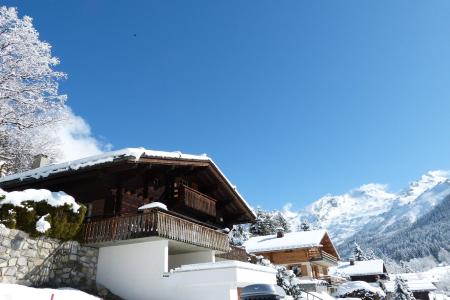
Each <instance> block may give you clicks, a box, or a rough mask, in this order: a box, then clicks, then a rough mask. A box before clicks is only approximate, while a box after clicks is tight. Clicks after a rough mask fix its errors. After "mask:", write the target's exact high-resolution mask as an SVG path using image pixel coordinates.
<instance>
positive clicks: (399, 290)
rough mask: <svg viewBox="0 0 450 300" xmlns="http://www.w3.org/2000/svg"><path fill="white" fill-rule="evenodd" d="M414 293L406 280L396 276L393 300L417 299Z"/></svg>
mask: <svg viewBox="0 0 450 300" xmlns="http://www.w3.org/2000/svg"><path fill="white" fill-rule="evenodd" d="M415 299H416V298H414V295H413V293H412V292H411V291H410V290H409V288H408V286H407V284H406V281H405V280H404V279H403V278H402V277H401V276H397V277H396V278H395V291H394V297H393V300H415Z"/></svg>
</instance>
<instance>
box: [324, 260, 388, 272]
mask: <svg viewBox="0 0 450 300" xmlns="http://www.w3.org/2000/svg"><path fill="white" fill-rule="evenodd" d="M330 273H335V274H345V275H348V276H365V275H367V276H370V275H381V274H385V273H386V267H385V266H384V262H383V260H382V259H372V260H362V261H355V264H354V265H351V264H350V262H348V261H344V262H340V263H339V265H338V266H337V267H336V268H333V270H331V271H330Z"/></svg>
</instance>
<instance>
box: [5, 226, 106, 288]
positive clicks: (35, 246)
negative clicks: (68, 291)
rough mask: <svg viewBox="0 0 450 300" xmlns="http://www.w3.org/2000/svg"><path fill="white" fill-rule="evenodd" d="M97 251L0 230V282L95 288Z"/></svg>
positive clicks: (68, 243)
mask: <svg viewBox="0 0 450 300" xmlns="http://www.w3.org/2000/svg"><path fill="white" fill-rule="evenodd" d="M97 258H98V249H96V248H91V247H86V246H81V245H80V244H79V243H78V242H74V241H69V242H61V241H58V240H56V239H50V238H45V237H41V238H36V239H35V238H31V237H30V236H29V235H28V234H26V233H25V232H23V231H20V230H14V229H8V228H5V227H3V226H2V227H0V282H4V283H18V284H24V285H31V286H47V287H49V286H50V287H51V286H54V287H63V286H70V287H77V288H80V289H83V290H91V289H93V288H95V276H96V269H97Z"/></svg>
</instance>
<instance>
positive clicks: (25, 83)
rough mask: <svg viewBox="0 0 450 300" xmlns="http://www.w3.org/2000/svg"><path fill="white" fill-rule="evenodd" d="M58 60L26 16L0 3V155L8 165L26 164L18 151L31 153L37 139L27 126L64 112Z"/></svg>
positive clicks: (45, 123) (53, 119) (44, 123)
mask: <svg viewBox="0 0 450 300" xmlns="http://www.w3.org/2000/svg"><path fill="white" fill-rule="evenodd" d="M58 64H59V60H58V58H56V57H53V56H52V54H51V46H50V44H48V43H46V42H43V41H41V40H40V39H39V34H38V32H37V31H36V29H35V28H34V27H33V23H32V19H31V18H30V17H28V16H24V17H22V18H20V17H19V16H18V13H17V10H16V9H15V8H8V7H4V6H3V7H0V155H4V156H9V157H10V158H11V160H9V164H10V166H9V167H10V169H12V170H13V171H15V170H17V169H24V168H26V167H27V166H24V165H23V163H22V162H23V159H18V158H17V156H18V155H33V154H35V153H33V151H34V150H36V149H35V148H36V145H33V144H32V143H33V142H34V141H37V139H36V138H33V139H32V140H30V139H29V137H30V136H31V137H34V136H35V135H36V133H37V132H38V131H36V130H33V129H35V128H37V127H42V126H49V125H50V124H52V123H54V122H57V121H58V120H61V119H62V118H63V117H64V112H65V110H66V108H65V101H66V96H65V95H61V94H60V93H59V91H58V81H59V80H60V79H63V78H65V77H66V74H64V73H62V72H59V71H56V70H55V69H54V68H55V66H57V65H58ZM40 132H42V131H40ZM48 141H49V139H48V137H47V138H46V139H44V141H43V142H42V144H45V143H47V142H48ZM25 161H26V162H27V163H28V162H29V160H25ZM19 162H21V163H22V165H21V164H19V165H18V163H19Z"/></svg>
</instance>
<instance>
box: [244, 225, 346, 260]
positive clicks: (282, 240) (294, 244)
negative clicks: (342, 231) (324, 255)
mask: <svg viewBox="0 0 450 300" xmlns="http://www.w3.org/2000/svg"><path fill="white" fill-rule="evenodd" d="M324 242H328V243H329V244H330V246H331V247H330V248H331V250H332V251H331V252H334V253H331V254H333V255H336V257H338V258H339V255H338V253H337V251H336V249H335V248H334V245H333V244H332V242H331V239H330V238H329V236H328V233H327V231H326V230H325V229H318V230H309V231H298V232H288V233H285V234H284V236H283V237H279V238H278V237H277V235H276V234H272V235H264V236H256V237H252V238H250V239H249V240H247V241H246V242H245V243H244V246H245V248H246V249H247V251H248V252H249V253H262V252H275V251H284V250H292V249H305V248H312V247H322V246H323V244H324Z"/></svg>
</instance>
